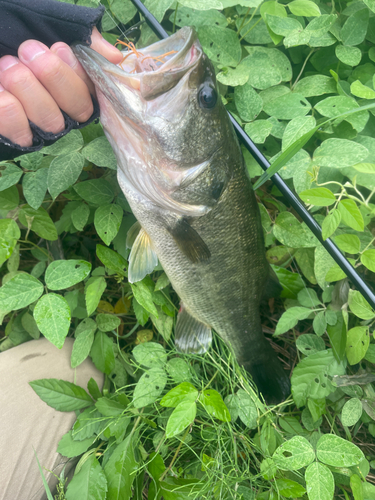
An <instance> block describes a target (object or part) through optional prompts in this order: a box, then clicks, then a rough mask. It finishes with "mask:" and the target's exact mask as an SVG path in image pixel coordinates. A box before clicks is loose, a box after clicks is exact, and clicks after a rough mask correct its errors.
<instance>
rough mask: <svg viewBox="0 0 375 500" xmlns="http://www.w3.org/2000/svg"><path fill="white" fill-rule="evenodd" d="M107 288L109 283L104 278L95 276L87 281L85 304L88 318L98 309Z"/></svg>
mask: <svg viewBox="0 0 375 500" xmlns="http://www.w3.org/2000/svg"><path fill="white" fill-rule="evenodd" d="M106 287H107V282H106V280H105V279H104V278H103V276H95V277H92V278H90V279H89V280H88V281H87V283H86V285H85V302H86V309H87V315H88V316H91V314H92V313H93V312H94V311H95V310H96V308H97V307H98V305H99V302H100V299H101V297H102V295H103V293H104V290H105V289H106Z"/></svg>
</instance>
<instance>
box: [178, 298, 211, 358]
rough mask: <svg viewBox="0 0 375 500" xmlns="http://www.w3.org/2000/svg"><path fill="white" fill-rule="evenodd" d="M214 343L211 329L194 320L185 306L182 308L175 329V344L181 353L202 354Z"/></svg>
mask: <svg viewBox="0 0 375 500" xmlns="http://www.w3.org/2000/svg"><path fill="white" fill-rule="evenodd" d="M211 342H212V331H211V328H210V327H209V326H207V325H205V324H204V323H202V322H201V321H198V320H197V319H195V318H193V316H191V315H190V314H189V313H188V312H187V310H186V309H185V308H184V306H181V309H180V312H179V313H178V316H177V322H176V328H175V344H176V347H177V349H178V350H179V351H180V352H185V353H188V352H190V353H191V352H194V353H196V354H202V353H204V352H206V351H207V350H208V348H209V347H210V345H211Z"/></svg>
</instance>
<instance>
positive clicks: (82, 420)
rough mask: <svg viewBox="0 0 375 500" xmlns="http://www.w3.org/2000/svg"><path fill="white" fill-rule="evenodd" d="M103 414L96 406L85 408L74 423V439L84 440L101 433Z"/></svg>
mask: <svg viewBox="0 0 375 500" xmlns="http://www.w3.org/2000/svg"><path fill="white" fill-rule="evenodd" d="M100 418H101V415H100V413H99V412H98V411H97V409H96V408H95V406H90V407H89V408H87V409H86V410H83V412H82V413H80V414H79V415H78V417H77V420H76V422H75V424H74V425H73V430H72V438H73V439H74V441H83V440H84V439H87V438H92V437H93V436H94V435H95V434H98V433H99V429H100Z"/></svg>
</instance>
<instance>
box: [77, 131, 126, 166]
mask: <svg viewBox="0 0 375 500" xmlns="http://www.w3.org/2000/svg"><path fill="white" fill-rule="evenodd" d="M82 156H83V157H84V158H86V160H89V161H91V162H92V163H94V164H95V165H97V166H98V167H107V168H110V169H112V170H117V160H116V157H115V154H114V152H113V149H112V147H111V145H110V144H109V142H108V139H107V138H106V137H105V136H102V137H98V138H97V139H94V140H93V141H91V142H90V143H89V144H88V145H87V146H85V147H84V148H83V149H82Z"/></svg>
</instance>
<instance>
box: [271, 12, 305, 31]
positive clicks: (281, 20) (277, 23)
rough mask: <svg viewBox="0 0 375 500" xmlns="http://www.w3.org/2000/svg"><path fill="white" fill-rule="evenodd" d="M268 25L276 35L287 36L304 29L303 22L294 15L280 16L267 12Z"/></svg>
mask: <svg viewBox="0 0 375 500" xmlns="http://www.w3.org/2000/svg"><path fill="white" fill-rule="evenodd" d="M266 19H267V26H268V27H269V28H270V29H271V30H272V31H273V32H274V33H276V35H281V36H287V35H289V34H290V33H291V32H293V31H297V30H298V31H302V30H303V27H302V24H301V23H300V22H299V21H297V19H294V18H293V17H279V16H272V15H271V14H267V18H266Z"/></svg>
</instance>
